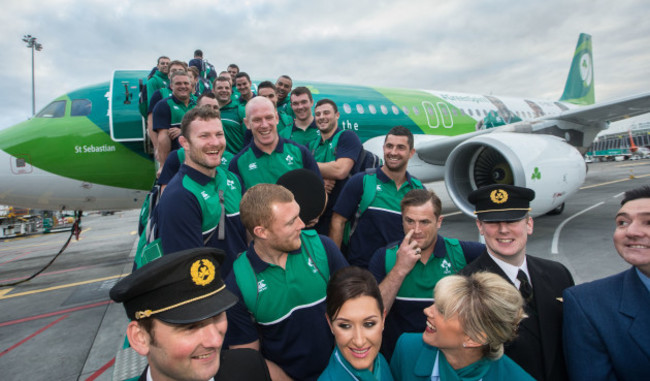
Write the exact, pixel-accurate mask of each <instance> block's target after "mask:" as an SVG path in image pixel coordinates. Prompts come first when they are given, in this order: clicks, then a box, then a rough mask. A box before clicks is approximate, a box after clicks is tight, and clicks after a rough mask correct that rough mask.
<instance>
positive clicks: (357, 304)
mask: <svg viewBox="0 0 650 381" xmlns="http://www.w3.org/2000/svg"><path fill="white" fill-rule="evenodd" d="M327 321H328V323H329V325H330V328H331V329H332V333H333V334H334V339H335V340H336V346H337V347H338V349H339V351H340V352H341V354H343V357H344V358H345V359H346V360H347V361H348V362H349V363H350V365H352V366H353V367H354V368H355V369H359V370H361V369H369V370H370V371H372V366H373V363H374V361H375V358H376V357H377V354H378V353H379V348H380V347H381V337H382V332H383V330H384V317H383V316H382V311H380V310H379V306H378V305H377V301H376V300H375V298H373V297H372V296H367V295H362V296H359V297H357V298H354V299H349V300H347V301H346V302H345V303H343V305H342V306H341V309H339V311H338V313H337V314H336V316H335V317H334V319H333V320H332V321H331V322H330V320H329V318H328V319H327Z"/></svg>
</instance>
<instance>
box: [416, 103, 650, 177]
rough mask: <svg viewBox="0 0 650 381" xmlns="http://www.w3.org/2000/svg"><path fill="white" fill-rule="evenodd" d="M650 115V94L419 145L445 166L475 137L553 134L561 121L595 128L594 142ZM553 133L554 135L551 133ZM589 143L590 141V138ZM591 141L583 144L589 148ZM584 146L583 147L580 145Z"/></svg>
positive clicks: (423, 155) (425, 157) (423, 154)
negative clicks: (605, 131)
mask: <svg viewBox="0 0 650 381" xmlns="http://www.w3.org/2000/svg"><path fill="white" fill-rule="evenodd" d="M648 112H650V93H643V94H638V95H633V96H629V97H626V98H620V99H616V100H612V101H607V102H601V103H598V104H594V105H590V106H584V107H579V108H575V109H571V110H567V111H564V112H563V113H561V114H560V115H552V116H547V117H541V118H537V119H534V120H529V121H523V122H517V123H513V124H507V125H504V126H500V127H496V128H490V129H486V130H480V131H476V132H471V133H469V134H463V135H457V136H452V137H442V136H437V137H430V138H424V139H419V141H418V142H417V143H416V145H415V149H416V152H417V155H418V157H419V158H420V159H421V160H422V161H424V162H426V163H429V164H433V165H445V162H446V160H447V157H448V156H449V154H450V153H451V151H453V149H454V148H456V146H458V145H459V144H461V143H462V142H464V141H466V140H468V139H471V138H473V137H476V136H479V135H483V134H490V133H495V132H518V133H549V132H544V130H545V129H546V128H547V127H548V126H549V125H553V124H556V123H557V122H567V123H570V124H571V126H572V127H573V128H576V127H578V128H580V127H582V128H583V129H584V132H587V131H586V130H587V129H591V130H592V131H591V133H590V134H588V135H587V136H590V139H592V138H593V136H595V134H596V133H597V132H598V131H599V130H601V129H602V128H603V127H600V126H605V125H606V123H607V122H616V121H619V120H622V119H627V118H630V117H633V116H637V115H641V114H645V113H648ZM550 134H553V133H550ZM587 140H589V139H587ZM590 143H591V140H589V141H588V142H583V144H584V145H585V146H588V145H589V144H590ZM577 145H581V144H577Z"/></svg>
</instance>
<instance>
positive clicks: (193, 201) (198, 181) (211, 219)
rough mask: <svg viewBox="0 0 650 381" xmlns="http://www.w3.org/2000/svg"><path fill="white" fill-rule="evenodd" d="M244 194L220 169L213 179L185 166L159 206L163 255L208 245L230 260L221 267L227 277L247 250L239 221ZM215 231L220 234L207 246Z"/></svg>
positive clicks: (235, 180)
mask: <svg viewBox="0 0 650 381" xmlns="http://www.w3.org/2000/svg"><path fill="white" fill-rule="evenodd" d="M170 156H171V155H170ZM174 156H177V155H174ZM220 189H221V190H223V191H224V192H223V193H224V199H225V202H224V204H225V209H226V218H225V239H224V240H220V239H219V233H218V229H219V226H218V224H219V220H220V217H221V207H220V204H219V192H218V191H219V190H220ZM242 194H243V189H242V186H241V183H240V181H239V178H238V177H237V176H236V175H235V174H233V173H231V172H229V171H227V170H225V169H223V168H221V167H218V168H217V176H216V177H214V178H213V177H209V176H206V175H204V174H203V173H201V172H199V171H197V170H196V169H194V168H192V167H189V166H187V165H185V164H182V165H181V167H180V169H179V170H178V173H177V174H176V175H175V176H174V177H173V178H172V180H171V181H170V182H169V184H168V185H167V188H165V191H164V192H163V195H162V197H161V198H160V201H159V202H158V205H157V207H156V212H155V213H156V215H155V217H156V218H155V224H156V231H157V234H156V236H157V237H158V238H160V239H161V244H162V249H163V253H164V254H169V253H174V252H177V251H180V250H185V249H191V248H195V247H204V246H209V247H216V248H219V249H222V250H224V251H225V252H226V260H225V261H224V263H223V264H222V265H221V274H222V275H223V276H225V275H227V274H228V273H229V272H230V269H231V268H232V262H233V261H234V260H235V258H237V255H238V254H239V253H241V252H243V251H244V250H246V247H247V245H246V231H245V229H244V226H243V225H242V223H241V221H240V219H239V203H240V201H241V197H242ZM199 198H200V200H199ZM215 229H217V231H215V232H214V234H212V236H211V237H210V240H209V241H208V242H207V243H206V244H204V243H203V242H204V240H205V239H207V238H208V236H210V234H211V233H212V232H213V231H214V230H215Z"/></svg>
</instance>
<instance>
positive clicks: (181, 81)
mask: <svg viewBox="0 0 650 381" xmlns="http://www.w3.org/2000/svg"><path fill="white" fill-rule="evenodd" d="M171 88H172V93H173V94H174V96H175V97H176V98H178V99H179V100H181V101H186V100H188V99H190V93H191V91H192V82H191V81H190V76H189V75H176V76H174V79H172V83H171Z"/></svg>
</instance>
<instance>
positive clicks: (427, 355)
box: [390, 333, 535, 381]
mask: <svg viewBox="0 0 650 381" xmlns="http://www.w3.org/2000/svg"><path fill="white" fill-rule="evenodd" d="M437 353H438V348H436V347H432V346H430V345H427V344H425V343H424V341H422V334H421V333H405V334H403V335H402V336H400V337H399V340H398V341H397V346H396V347H395V352H393V358H392V359H391V362H390V369H391V371H392V372H393V378H395V380H396V381H411V380H414V381H415V380H421V381H429V380H430V379H431V372H432V371H433V365H434V363H435V361H436V354H437ZM497 380H504V381H505V380H508V381H510V380H517V381H535V379H534V378H532V377H531V376H530V375H529V374H528V373H526V372H525V371H524V370H523V369H521V367H520V366H519V365H517V364H516V363H515V362H514V361H512V360H511V359H510V357H508V356H506V355H503V356H502V357H501V358H500V359H498V360H496V361H494V362H492V365H491V366H490V370H488V372H487V374H485V376H484V377H483V381H497ZM442 381H446V380H442Z"/></svg>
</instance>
